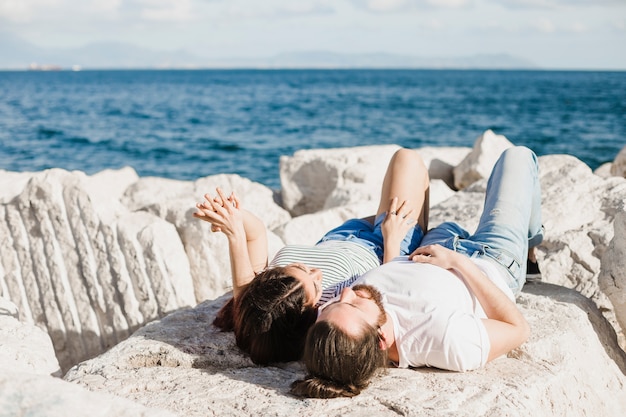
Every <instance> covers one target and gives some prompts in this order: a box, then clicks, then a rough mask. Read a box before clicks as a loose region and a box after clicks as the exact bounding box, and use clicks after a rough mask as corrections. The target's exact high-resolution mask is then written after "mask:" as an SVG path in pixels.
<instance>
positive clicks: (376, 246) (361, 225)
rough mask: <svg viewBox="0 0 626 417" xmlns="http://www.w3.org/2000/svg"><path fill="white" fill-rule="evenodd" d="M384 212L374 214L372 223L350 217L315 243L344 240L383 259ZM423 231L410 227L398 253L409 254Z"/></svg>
mask: <svg viewBox="0 0 626 417" xmlns="http://www.w3.org/2000/svg"><path fill="white" fill-rule="evenodd" d="M385 216H386V214H385V213H381V214H379V215H378V216H376V219H375V220H374V224H372V223H370V222H368V221H367V220H364V219H350V220H347V221H346V222H345V223H344V224H342V225H341V226H339V227H336V228H334V229H333V230H331V231H329V232H328V233H326V234H325V235H324V237H323V238H322V239H321V240H320V241H319V242H317V243H321V242H326V241H328V240H346V241H350V242H354V243H358V244H360V245H361V246H364V247H366V248H368V249H370V250H372V251H373V252H374V253H375V254H376V256H377V257H378V261H379V262H381V263H382V261H383V250H384V249H383V248H384V245H383V232H382V230H381V225H382V223H383V220H385ZM423 237H424V232H423V231H422V228H421V227H420V226H419V225H415V227H412V228H411V229H410V230H409V231H408V232H407V234H406V235H405V236H404V239H403V240H402V242H400V255H409V254H410V253H411V252H413V251H414V250H415V249H417V247H418V245H419V244H420V242H421V241H422V238H423Z"/></svg>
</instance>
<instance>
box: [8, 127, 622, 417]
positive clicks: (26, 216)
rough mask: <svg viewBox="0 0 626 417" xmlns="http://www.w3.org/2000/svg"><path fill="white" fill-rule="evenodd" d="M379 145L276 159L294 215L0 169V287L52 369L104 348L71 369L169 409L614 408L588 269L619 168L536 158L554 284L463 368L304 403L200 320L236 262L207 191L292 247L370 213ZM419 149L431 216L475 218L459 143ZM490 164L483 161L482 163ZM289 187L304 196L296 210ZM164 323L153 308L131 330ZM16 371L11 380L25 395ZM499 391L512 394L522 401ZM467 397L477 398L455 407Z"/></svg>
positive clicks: (615, 331)
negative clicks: (39, 332) (47, 341)
mask: <svg viewBox="0 0 626 417" xmlns="http://www.w3.org/2000/svg"><path fill="white" fill-rule="evenodd" d="M482 137H483V140H482V141H481V146H475V147H474V149H482V148H484V149H492V148H491V147H490V142H489V141H490V140H492V139H494V140H500V139H501V138H497V137H495V135H488V134H485V135H482ZM383 148H384V149H385V151H384V152H383V151H382V150H381V149H380V147H372V148H370V147H364V148H356V149H355V148H351V149H334V150H310V151H301V152H299V153H297V154H296V155H294V156H293V157H285V158H283V160H284V161H286V162H285V163H284V164H283V163H281V181H282V190H281V191H282V201H283V202H287V201H293V202H295V203H293V204H294V205H293V207H300V209H301V208H303V207H311V205H312V207H318V208H317V209H316V210H314V211H313V212H308V213H307V214H306V215H300V216H298V217H293V218H292V216H291V215H290V214H289V212H288V211H291V212H292V213H293V212H294V211H293V207H292V208H290V207H289V206H288V204H287V203H285V204H284V207H285V209H283V208H282V207H281V205H280V204H279V203H277V202H280V201H281V198H280V195H277V194H276V193H275V192H273V191H272V190H270V189H268V188H267V187H264V186H263V185H261V184H256V183H253V182H251V181H249V180H247V179H245V178H241V177H239V176H236V175H212V176H209V177H204V178H200V179H198V180H197V181H193V182H192V181H173V180H166V179H161V178H137V176H136V174H135V173H134V171H133V170H132V169H123V170H118V171H106V172H102V173H100V174H97V175H94V176H86V175H84V174H83V173H79V172H72V173H68V172H66V171H62V170H49V171H44V172H39V173H7V172H1V173H0V184H5V185H6V187H4V188H0V190H1V191H0V296H2V297H4V298H6V299H9V300H11V301H12V302H13V303H14V304H15V305H16V306H17V308H16V312H15V314H14V315H13V316H17V317H19V320H20V322H21V323H24V324H25V325H30V324H36V325H37V326H38V327H39V328H42V329H45V330H46V331H47V333H48V334H49V335H50V338H51V341H52V344H53V345H54V348H55V352H56V356H57V358H58V361H59V363H60V364H61V367H62V368H63V369H67V367H68V366H70V365H72V364H74V363H77V362H79V361H82V360H83V359H85V358H88V357H93V356H95V355H97V354H99V353H101V352H104V351H105V350H107V349H109V348H110V347H111V346H114V345H115V346H116V347H115V348H114V349H112V350H110V351H109V353H107V354H105V355H103V356H101V357H99V358H97V359H94V360H92V361H88V362H85V363H83V364H82V365H81V366H80V367H78V368H76V369H74V370H73V371H72V372H71V373H70V374H68V376H67V379H68V380H71V381H73V382H76V383H80V384H81V385H85V386H88V387H89V388H90V389H93V390H100V391H104V392H108V393H113V394H116V395H118V396H122V397H125V398H127V399H130V400H134V401H138V402H140V403H143V404H148V405H150V406H157V407H159V408H162V409H165V410H170V411H173V412H175V413H177V414H179V415H211V414H220V415H223V414H236V415H257V414H263V413H271V412H275V413H276V414H279V415H293V414H298V413H300V414H310V413H309V411H311V410H317V411H319V412H320V413H326V414H328V413H329V412H331V413H334V412H332V411H328V410H338V411H337V413H335V414H348V415H349V414H352V415H363V414H366V413H368V410H369V408H368V407H372V410H374V411H376V410H380V411H381V413H385V412H387V413H391V412H394V411H393V410H395V411H398V412H400V413H405V414H410V415H439V414H441V413H438V411H441V410H443V414H444V415H445V413H448V415H476V412H475V411H476V410H478V413H479V414H480V413H482V414H487V415H489V414H491V415H506V414H511V415H552V414H568V415H576V413H579V414H581V415H584V414H593V415H620V414H624V413H623V412H621V410H622V409H620V407H623V405H622V404H621V403H620V402H619V401H617V400H615V398H620V395H621V394H624V381H623V375H624V372H626V371H625V369H626V365H624V363H625V361H624V356H623V355H624V354H623V352H622V351H621V350H620V349H619V347H617V342H616V341H617V340H619V341H621V343H622V347H623V346H625V345H626V344H624V341H623V332H622V330H621V327H620V326H619V325H618V324H617V323H618V320H617V319H616V316H617V317H623V309H622V308H621V307H619V305H620V304H619V303H616V304H615V307H613V303H612V302H611V300H613V299H614V297H612V296H611V292H610V291H609V290H608V289H607V290H604V289H603V288H605V287H599V285H598V280H599V278H598V276H599V274H600V271H601V270H603V271H604V270H607V271H610V268H611V267H612V266H614V263H615V262H616V261H615V259H618V258H616V257H615V256H609V255H607V256H606V257H605V256H604V255H605V253H617V254H619V250H618V251H616V249H614V248H615V247H617V248H620V247H621V246H620V245H616V244H614V243H611V242H612V240H616V241H619V238H618V237H615V238H614V235H616V236H618V233H617V228H618V227H619V224H621V223H619V222H617V221H616V220H615V219H616V218H618V216H620V215H621V214H620V213H623V212H624V210H625V202H626V180H625V179H624V178H622V177H617V176H609V175H606V177H604V178H603V177H600V176H597V175H594V174H593V173H592V172H591V170H590V169H589V167H587V166H586V165H585V164H583V163H582V162H581V161H579V160H578V159H576V158H573V157H571V156H567V155H550V156H544V157H541V158H540V176H541V183H542V187H543V214H544V224H545V225H546V239H545V241H544V243H543V244H542V245H541V246H540V247H539V248H538V249H539V250H538V257H539V260H540V265H541V268H542V270H543V272H544V281H546V282H547V283H550V284H555V285H552V286H551V285H549V284H542V285H535V286H530V285H529V286H527V290H526V292H525V293H524V294H523V295H522V297H521V298H520V303H521V305H522V308H523V310H524V313H525V314H526V315H527V316H528V317H529V320H531V324H533V323H534V324H533V331H534V333H533V337H532V339H531V341H530V342H529V343H528V344H525V345H524V346H523V347H522V348H521V349H520V350H519V352H517V351H516V352H514V353H513V354H512V355H509V358H506V359H501V360H499V361H502V362H498V361H496V362H494V364H493V365H490V366H489V367H487V368H486V369H485V370H481V371H479V372H477V373H474V372H472V373H468V374H449V373H441V372H433V371H400V370H392V371H391V372H390V374H389V375H388V376H387V377H384V378H382V379H380V380H377V381H376V382H375V384H374V386H373V387H372V388H373V390H372V391H371V393H372V394H368V395H366V396H363V397H360V398H362V400H361V399H360V400H358V401H353V402H349V401H348V400H346V401H344V400H337V401H331V402H317V401H304V402H302V401H300V400H296V399H293V398H291V397H288V396H286V392H287V390H288V389H287V387H288V384H289V383H290V382H291V380H293V379H295V378H296V377H298V376H300V375H301V372H302V370H301V368H300V365H299V364H287V365H285V366H283V367H280V368H257V367H254V366H252V365H251V364H250V363H249V361H248V359H247V358H245V357H244V356H243V355H241V354H240V352H239V351H238V350H237V349H236V347H235V346H234V343H233V340H232V335H231V334H228V333H226V334H223V333H219V332H216V331H215V329H213V328H212V327H211V326H210V325H209V323H210V321H211V319H212V316H213V314H214V312H215V310H216V309H217V308H218V307H219V306H220V305H221V303H222V302H223V301H224V299H220V300H217V301H215V302H211V301H206V302H204V300H212V299H214V298H216V297H218V296H220V295H221V294H224V293H225V292H226V291H228V290H229V289H230V271H229V261H228V250H227V245H226V239H225V238H224V237H223V236H221V235H220V234H212V233H211V232H210V231H209V227H208V224H206V223H204V222H200V221H198V220H196V219H193V218H192V217H191V213H192V212H193V211H194V204H195V203H196V202H197V201H200V199H201V198H202V195H203V194H204V193H205V192H211V193H213V192H214V188H215V187H216V186H218V185H219V186H221V187H222V188H223V189H224V191H225V192H226V193H229V192H230V191H231V190H234V191H235V192H236V193H237V194H239V196H240V197H241V199H242V202H243V205H244V206H245V207H246V208H248V209H250V210H251V211H253V212H255V213H256V214H257V215H258V216H259V217H261V218H262V219H263V221H264V222H265V223H266V224H267V225H268V228H269V229H270V233H269V239H270V241H269V243H270V252H271V253H270V256H271V255H272V254H273V252H275V251H276V250H277V249H278V248H279V247H280V246H282V245H284V244H287V243H311V244H312V243H315V241H316V240H317V239H319V238H320V237H321V236H322V235H323V233H324V232H325V231H327V230H328V229H329V228H331V227H334V226H336V225H337V224H338V223H340V222H341V221H343V220H345V219H346V218H349V217H353V216H366V215H370V214H373V211H375V210H376V206H377V205H378V198H379V196H380V182H381V181H382V175H383V173H384V169H385V168H386V165H387V162H388V159H386V160H385V158H386V157H387V156H388V158H390V157H391V155H392V154H393V152H394V151H395V149H397V147H393V146H391V147H389V149H387V147H383ZM418 151H419V152H420V154H422V156H423V157H424V159H425V160H426V162H427V166H428V167H429V172H430V175H431V178H432V179H433V181H432V185H431V188H432V190H431V191H432V194H433V197H431V203H432V205H431V206H432V207H431V220H430V224H431V226H434V225H436V224H438V223H439V222H441V221H445V220H456V221H459V222H460V223H461V224H462V225H463V226H465V227H466V228H468V229H469V230H473V227H475V225H476V223H477V219H478V217H477V216H478V213H479V212H480V210H481V207H482V199H483V198H484V186H485V180H484V179H483V180H480V179H479V180H478V181H476V182H474V183H473V184H471V185H469V186H467V187H466V188H465V189H463V191H459V192H455V191H454V190H453V189H451V188H450V184H453V183H454V182H455V181H454V172H453V171H454V168H455V167H456V166H458V165H459V164H460V163H461V162H462V161H463V160H464V159H466V158H475V156H476V155H470V149H467V148H423V149H419V150H418ZM385 152H386V153H385ZM472 152H473V151H472ZM387 154H388V155H387ZM385 155H387V156H385ZM355 156H357V157H355ZM383 156H384V157H383ZM290 158H293V159H294V160H296V159H297V160H299V162H297V163H296V161H293V162H292V163H290V162H289V161H290ZM492 159H493V158H487V159H486V158H482V159H481V158H478V159H476V160H480V161H487V160H488V161H491V160H492ZM324 160H328V162H327V163H326V164H324ZM494 161H495V160H494ZM489 163H493V162H483V165H484V167H483V168H481V170H479V171H480V172H488V171H485V170H486V169H490V167H489ZM370 164H371V166H370ZM288 167H293V169H294V170H295V171H294V172H291V171H290V169H288ZM320 167H321V168H320ZM325 169H328V170H329V171H328V172H330V173H332V172H336V173H340V174H337V180H336V183H335V185H334V188H333V187H328V189H326V188H324V189H318V188H316V187H317V186H316V185H315V184H314V183H318V182H319V181H324V180H325V178H326V177H325V175H326V174H325V173H326V171H325ZM379 171H380V172H379ZM457 171H459V170H457ZM370 172H371V173H377V175H378V174H380V175H379V176H380V177H379V178H378V177H376V176H375V175H373V174H372V175H370ZM296 173H298V175H296ZM374 177H376V178H374ZM292 178H293V179H294V180H293V181H292ZM290 182H292V183H293V184H290ZM294 184H295V185H294ZM351 188H354V190H355V192H354V193H351V192H350V189H351ZM290 190H295V191H290ZM298 190H300V191H298ZM302 190H305V192H302ZM290 192H294V193H295V194H293V195H291V196H290V195H289V193H290ZM299 194H300V196H301V195H307V196H312V195H315V196H316V197H315V199H313V200H314V201H313V200H312V201H308V202H307V203H306V204H304V203H300V202H299V201H300V200H299V198H300V199H301V197H298V195H299ZM294 196H295V197H294ZM357 196H358V198H356V197H357ZM617 256H618V257H619V255H617ZM616 265H617V267H618V268H619V263H617V264H616ZM564 287H568V288H571V289H574V290H575V291H573V290H569V289H567V288H564ZM601 288H602V289H601ZM606 288H608V287H606ZM580 294H582V296H581V295H580ZM617 294H618V297H619V292H617ZM607 295H608V297H607ZM585 297H589V298H585ZM573 300H574V301H573ZM197 303H202V304H200V305H199V306H198V307H196V308H193V309H188V310H182V311H179V312H177V313H175V314H169V313H170V312H172V311H176V310H179V309H181V308H183V309H184V308H188V307H190V306H194V305H196V304H197ZM597 307H600V311H602V313H603V314H604V316H603V315H602V314H600V313H599V311H598V308H597ZM168 314H169V315H168ZM159 317H165V318H163V319H162V320H161V321H160V322H157V323H155V324H153V325H150V326H148V327H146V328H142V326H144V325H145V324H146V323H147V322H150V321H152V320H154V319H156V318H159ZM620 320H621V319H620ZM138 328H140V329H141V330H140V331H139V332H138V333H136V334H135V336H133V337H132V338H131V339H128V340H127V341H126V342H121V343H120V341H122V340H125V339H126V338H127V337H128V335H130V334H131V333H132V332H133V331H134V330H135V329H138ZM0 343H1V342H0ZM578 346H580V348H579V347H578ZM1 352H2V351H1V350H0V354H1ZM511 361H513V362H511ZM497 363H503V365H496V364H497ZM511 365H512V367H511ZM171 366H176V368H172V367H171ZM48 374H49V373H48ZM533 374H537V375H539V377H537V378H534V377H533V376H532V375H533ZM425 375H426V376H425ZM49 378H52V377H49ZM541 378H544V380H545V381H548V382H545V383H542V382H540V381H541ZM16 380H20V379H19V378H16ZM24 381H25V384H24V385H23V387H22V388H23V391H19V390H18V391H19V392H22V395H23V396H24V398H27V397H28V394H27V391H28V385H27V381H29V380H28V379H25V380H24ZM55 381H56V382H62V381H58V380H55ZM455 381H456V382H455ZM516 381H519V382H516ZM572 381H578V383H577V385H576V386H574V382H572ZM580 381H584V383H582V384H581V383H580ZM56 382H55V384H56ZM196 385H197V386H198V387H201V390H200V388H199V390H198V391H195V388H194V387H195V386H196ZM448 386H449V390H447V388H446V387H448ZM399 387H401V388H399ZM511 387H513V388H514V390H521V393H520V394H519V396H516V395H515V394H514V393H511V391H510V389H509V388H511ZM72 388H75V387H72ZM422 389H423V390H422ZM394 390H396V391H397V393H394ZM368 392H369V391H368ZM437 392H442V393H444V394H445V395H442V396H438V395H437V394H436V393H437ZM164 393H168V394H167V395H165V394H164ZM194 393H196V394H194ZM207 393H210V395H207ZM265 394H267V395H268V396H267V397H266V396H265ZM396 394H397V395H396ZM621 397H624V395H621ZM239 398H241V400H239ZM509 398H511V400H510V404H509V403H508V402H507V401H508V399H509ZM529 399H530V400H529ZM421 400H424V401H421ZM528 402H530V403H533V404H532V405H528V404H526V403H528ZM466 403H467V404H470V405H471V407H469V408H467V409H466V411H463V410H462V408H463V407H462V405H463V404H466ZM185 404H186V405H185ZM350 404H355V405H356V407H355V410H354V412H352V411H350V408H349V406H350ZM303 407H304V408H303ZM311 407H312V408H311ZM463 409H465V408H463ZM199 410H201V411H199ZM390 410H392V411H390ZM446 410H449V411H446ZM481 410H482V411H481ZM518 410H521V411H520V412H517V411H518ZM578 410H583V411H580V412H579V411H578ZM589 410H593V411H598V410H599V411H598V412H599V413H600V414H598V413H596V412H591V411H589ZM615 410H618V411H619V412H617V413H616V412H615ZM470 411H472V412H473V413H471V414H467V413H470ZM202 413H204V414H202ZM420 413H421V414H420ZM463 413H466V414H463ZM369 414H371V413H369Z"/></svg>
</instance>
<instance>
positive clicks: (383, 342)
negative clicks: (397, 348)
mask: <svg viewBox="0 0 626 417" xmlns="http://www.w3.org/2000/svg"><path fill="white" fill-rule="evenodd" d="M378 348H379V349H380V350H387V349H389V346H387V337H386V336H385V332H383V330H382V329H380V328H379V329H378Z"/></svg>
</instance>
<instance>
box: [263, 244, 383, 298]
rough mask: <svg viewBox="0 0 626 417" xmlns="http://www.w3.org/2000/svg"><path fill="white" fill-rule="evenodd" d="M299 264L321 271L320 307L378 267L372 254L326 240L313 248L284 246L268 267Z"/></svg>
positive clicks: (358, 245) (376, 258) (362, 249)
mask: <svg viewBox="0 0 626 417" xmlns="http://www.w3.org/2000/svg"><path fill="white" fill-rule="evenodd" d="M292 263H301V264H304V265H307V266H309V267H314V268H319V269H320V270H321V271H322V290H323V291H322V297H321V299H320V301H319V302H318V305H322V304H324V303H325V302H327V301H328V300H330V299H331V298H333V297H335V296H336V295H338V294H339V293H340V292H341V290H342V289H343V288H345V287H347V286H349V285H350V284H352V283H353V282H354V281H355V280H356V279H357V278H359V277H360V276H361V275H363V274H364V273H365V272H367V271H369V270H371V269H373V268H376V267H377V266H379V265H380V262H379V260H378V257H377V256H376V254H375V253H374V252H373V251H371V250H369V249H367V248H365V247H364V246H362V245H360V244H358V243H354V242H350V241H344V240H327V241H325V242H320V243H318V244H317V245H315V246H307V245H287V246H285V247H284V248H282V249H281V250H279V251H278V253H277V254H276V256H274V259H272V262H271V263H270V266H287V265H289V264H292Z"/></svg>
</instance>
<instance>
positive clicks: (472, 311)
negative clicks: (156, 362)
mask: <svg viewBox="0 0 626 417" xmlns="http://www.w3.org/2000/svg"><path fill="white" fill-rule="evenodd" d="M428 195H429V177H428V171H427V169H426V167H425V165H424V162H423V161H422V159H421V158H420V156H419V155H418V154H417V153H416V152H415V151H412V150H408V149H400V150H398V151H397V152H396V153H395V154H394V156H393V158H392V159H391V161H390V163H389V166H388V168H387V172H386V174H385V178H384V181H383V187H382V193H381V199H380V204H379V207H378V212H377V213H376V215H375V216H372V217H370V218H365V219H352V220H348V221H347V222H345V223H344V224H343V225H341V226H339V227H337V228H336V229H333V230H331V231H329V232H328V233H327V234H326V235H325V236H324V237H323V238H322V239H321V240H320V241H319V242H318V243H317V244H315V245H314V246H304V245H288V246H285V247H284V248H282V249H281V250H280V251H279V252H278V253H277V254H276V256H275V257H274V259H273V260H272V261H271V262H270V264H269V266H268V265H267V261H268V250H267V238H266V229H265V226H264V225H263V223H262V222H261V220H259V219H258V218H257V217H255V216H254V215H252V214H251V213H250V212H248V211H246V210H244V209H243V208H241V206H240V201H239V199H238V197H237V196H236V195H234V194H230V195H229V196H226V195H225V194H224V193H223V192H222V190H220V189H217V195H215V196H211V195H209V194H207V195H205V201H204V202H202V203H199V204H197V212H196V213H194V216H195V217H197V218H199V219H202V220H205V221H207V222H209V223H211V230H212V231H214V232H222V233H224V234H225V235H226V237H227V238H228V245H229V252H230V259H231V268H232V280H233V298H232V299H231V300H230V301H229V302H228V303H227V304H226V305H225V306H224V307H223V308H222V309H221V310H220V312H219V313H218V315H217V317H216V320H215V323H214V324H215V325H217V326H218V327H220V328H222V329H224V330H232V331H234V333H235V338H236V342H237V345H238V346H239V347H240V348H241V349H242V350H243V351H244V352H246V353H247V354H249V355H250V357H251V359H252V361H253V362H255V363H257V364H268V363H272V362H286V361H292V360H299V359H302V360H303V361H304V364H305V366H306V369H307V375H306V377H305V378H304V379H303V380H298V381H295V382H294V383H293V384H292V388H291V392H292V393H293V394H295V395H297V396H304V397H316V398H332V397H341V396H347V397H351V396H354V395H358V394H359V393H360V391H361V390H362V389H364V388H365V387H366V386H367V385H368V383H369V381H370V379H371V378H372V377H373V376H374V375H375V374H376V373H377V371H378V370H379V369H381V368H384V367H386V366H388V365H391V366H397V367H403V368H406V367H421V366H430V367H436V368H440V369H445V370H451V371H468V370H472V369H476V368H479V367H481V366H483V365H485V364H486V363H487V362H489V361H490V360H492V359H495V358H497V357H499V356H501V355H504V354H506V353H508V352H509V351H511V350H512V349H515V348H516V347H518V346H520V345H521V344H522V343H523V342H524V341H525V340H526V339H527V338H528V336H529V332H530V329H529V326H528V323H527V322H526V320H525V319H524V317H523V316H522V314H521V313H520V311H519V310H518V309H517V306H516V305H515V295H516V294H517V293H518V292H519V291H520V290H521V289H522V286H523V285H524V282H525V280H526V266H527V265H526V259H527V254H528V250H529V248H532V247H534V246H536V245H538V244H539V243H540V242H541V240H542V238H543V234H542V227H541V192H540V185H539V179H538V167H537V157H536V156H535V154H534V153H533V152H532V151H530V150H529V149H528V148H525V147H513V148H509V149H507V150H506V151H505V152H504V153H503V154H502V155H501V156H500V158H499V160H498V162H497V163H496V164H495V166H494V168H493V171H492V173H491V176H490V178H489V182H488V185H487V191H486V198H485V204H484V209H483V214H482V216H481V218H480V222H479V225H478V228H477V230H476V232H475V233H474V234H469V233H468V232H467V231H466V230H464V229H463V228H461V227H460V226H459V225H457V224H456V223H452V222H446V223H442V224H441V225H439V226H437V227H435V228H433V229H431V230H428V204H429V201H428ZM425 231H428V232H427V233H424V232H425Z"/></svg>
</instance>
